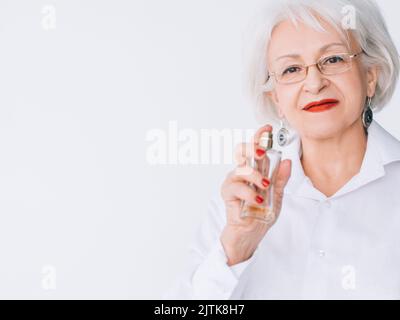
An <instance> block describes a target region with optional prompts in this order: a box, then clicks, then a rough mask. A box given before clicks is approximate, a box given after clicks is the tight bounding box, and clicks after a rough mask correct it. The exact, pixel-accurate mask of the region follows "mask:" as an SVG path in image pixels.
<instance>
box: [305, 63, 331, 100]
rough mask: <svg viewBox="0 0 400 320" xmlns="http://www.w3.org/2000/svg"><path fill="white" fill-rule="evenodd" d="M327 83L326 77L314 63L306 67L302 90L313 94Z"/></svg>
mask: <svg viewBox="0 0 400 320" xmlns="http://www.w3.org/2000/svg"><path fill="white" fill-rule="evenodd" d="M327 83H328V79H326V78H325V76H324V75H323V74H322V73H321V72H320V71H319V69H318V67H317V66H316V65H314V66H310V67H309V68H308V73H307V76H306V78H305V80H304V85H303V87H304V90H305V91H307V92H310V93H313V94H316V93H319V92H320V91H321V90H322V89H323V88H324V87H325V86H326V85H327Z"/></svg>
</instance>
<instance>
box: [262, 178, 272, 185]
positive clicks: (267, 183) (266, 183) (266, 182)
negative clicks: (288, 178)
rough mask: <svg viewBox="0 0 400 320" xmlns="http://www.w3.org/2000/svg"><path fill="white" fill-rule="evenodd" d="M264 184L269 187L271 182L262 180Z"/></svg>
mask: <svg viewBox="0 0 400 320" xmlns="http://www.w3.org/2000/svg"><path fill="white" fill-rule="evenodd" d="M262 184H263V186H264V187H268V186H269V184H270V182H269V180H267V179H262Z"/></svg>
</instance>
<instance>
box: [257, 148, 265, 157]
mask: <svg viewBox="0 0 400 320" xmlns="http://www.w3.org/2000/svg"><path fill="white" fill-rule="evenodd" d="M256 153H257V155H258V156H259V157H262V156H263V155H264V154H265V150H263V149H257V150H256Z"/></svg>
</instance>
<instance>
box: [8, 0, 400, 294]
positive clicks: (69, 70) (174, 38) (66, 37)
mask: <svg viewBox="0 0 400 320" xmlns="http://www.w3.org/2000/svg"><path fill="white" fill-rule="evenodd" d="M263 2H265V1H260V0H257V1H256V0H252V1H239V0H235V1H232V0H229V1H228V0H218V1H215V0H212V1H211V0H201V1H200V0H196V1H194V0H189V1H188V0H186V1H185V0H170V1H163V0H131V1H128V0H126V1H124V0H79V1H78V0H62V1H61V0H59V1H55V0H53V1H52V0H47V1H39V0H24V1H22V0H0V298H39V299H41V298H51V299H53V298H55V299H59V298H78V299H79V298H113V299H116V298H124V299H150V298H154V299H157V298H159V297H161V295H162V293H163V292H164V291H165V290H166V289H167V288H168V287H169V286H170V285H171V284H172V283H173V280H174V279H175V278H176V277H177V276H178V274H179V271H180V269H181V267H182V264H183V262H184V261H185V254H186V249H187V243H188V241H190V239H191V237H192V235H193V233H194V232H195V230H196V227H197V226H198V224H199V222H200V221H201V218H202V217H203V215H204V214H205V213H206V207H207V204H208V200H209V198H210V197H211V196H212V195H214V194H215V193H216V192H218V191H219V187H220V184H221V183H222V180H223V178H224V177H225V175H226V173H227V172H228V171H229V170H231V165H226V164H225V165H224V164H220V165H211V164H209V165H204V164H203V165H201V164H199V165H179V164H178V165H158V166H154V165H150V164H149V162H148V161H147V157H146V152H147V150H148V147H149V145H150V142H149V141H146V136H147V135H148V133H149V132H150V131H151V130H152V129H159V130H163V131H165V132H166V133H167V132H168V124H169V123H170V121H177V123H178V128H179V130H182V129H185V128H190V129H192V130H195V131H196V132H200V130H201V129H213V128H216V129H223V128H231V129H243V130H245V129H257V128H258V127H259V126H260V124H258V123H256V121H255V118H254V115H253V113H252V107H251V106H250V105H249V104H248V102H247V101H246V100H245V98H244V97H243V93H242V78H241V76H242V65H241V58H242V57H241V50H242V32H243V30H244V27H245V25H246V23H247V21H248V18H249V17H250V16H251V15H252V14H253V13H254V10H255V8H257V5H258V4H260V3H263ZM379 3H380V4H381V7H382V10H383V12H384V15H385V17H386V18H387V23H388V26H389V29H390V31H391V34H392V36H393V38H394V40H395V42H396V44H397V46H398V47H399V44H400V32H396V30H399V29H400V22H399V20H398V13H397V12H398V11H399V10H398V9H400V5H399V3H398V2H397V1H392V0H385V1H383V0H380V1H379ZM46 6H51V7H52V8H54V9H55V10H56V11H55V13H56V16H55V17H56V20H55V23H56V24H55V28H52V29H48V26H49V24H48V23H49V21H48V20H46V14H47V13H48V11H46V10H47V9H46V8H48V7H46ZM43 10H44V11H43ZM46 26H47V27H46ZM399 98H400V96H399V92H398V91H397V93H396V96H395V97H394V98H393V100H392V102H391V105H390V106H388V107H387V108H386V109H385V110H384V111H383V112H382V113H380V114H379V115H376V116H375V117H376V119H378V121H379V122H380V123H381V124H382V125H383V126H384V127H385V128H386V129H387V130H388V131H390V132H391V133H392V134H394V135H395V136H396V137H397V138H400V126H399V125H398V121H399V115H400V111H399V108H398V101H399ZM47 266H48V267H50V270H51V275H52V276H55V277H54V278H51V279H53V280H54V281H53V282H51V283H53V284H54V283H55V284H56V287H55V288H54V287H52V286H50V287H48V286H47V287H46V283H47V282H46V279H48V277H49V275H50V273H48V270H49V269H46V268H47ZM54 272H55V273H54Z"/></svg>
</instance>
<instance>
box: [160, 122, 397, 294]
mask: <svg viewBox="0 0 400 320" xmlns="http://www.w3.org/2000/svg"><path fill="white" fill-rule="evenodd" d="M282 152H283V156H282V159H291V160H292V174H291V177H290V179H289V181H288V183H287V185H286V188H285V193H284V198H283V204H282V209H281V213H280V216H279V218H278V220H277V222H276V224H275V225H274V226H273V227H272V228H271V229H270V230H269V231H268V232H267V234H266V236H265V237H264V239H263V240H262V241H261V243H260V244H259V246H258V248H257V250H256V251H255V253H254V254H253V256H252V257H251V258H250V259H249V260H247V261H245V262H242V263H240V264H237V265H235V266H232V267H229V266H228V265H227V264H226V261H227V258H226V255H225V253H224V250H223V247H222V245H221V242H220V240H219V237H220V234H221V232H222V229H223V227H224V225H225V223H226V216H225V206H224V202H223V200H222V199H221V198H220V195H219V194H217V195H215V197H214V198H213V199H212V200H211V201H210V204H209V210H208V214H207V216H206V217H205V219H204V221H203V224H202V225H201V226H200V227H199V230H198V233H197V236H196V238H195V241H194V243H193V244H192V246H191V250H190V254H189V257H188V265H187V268H186V271H185V272H184V274H182V276H181V278H180V279H179V280H178V281H177V282H176V285H175V286H173V287H172V288H170V290H169V291H168V292H167V293H166V294H165V295H164V296H163V297H164V298H165V299H400V142H399V141H398V140H396V139H395V138H394V137H393V136H392V135H390V134H389V133H388V132H387V131H385V130H384V129H383V128H382V127H381V126H380V125H379V124H378V123H377V122H376V121H374V122H373V123H372V124H371V126H370V128H369V135H368V142H367V149H366V153H365V157H364V159H363V162H362V166H361V169H360V172H359V173H358V174H357V175H355V176H354V177H353V178H352V179H351V180H350V181H348V182H347V183H346V185H344V186H343V187H342V188H341V189H340V190H339V191H338V192H337V193H336V194H335V195H333V196H331V197H326V196H325V195H324V194H323V193H321V192H320V191H318V190H317V189H316V188H315V187H314V186H313V185H312V183H311V180H310V179H309V178H308V177H306V176H305V174H304V171H303V168H302V165H301V162H300V155H301V143H300V139H299V138H296V140H295V141H294V142H292V143H291V144H290V145H289V146H288V147H286V148H284V149H283V150H282Z"/></svg>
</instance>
